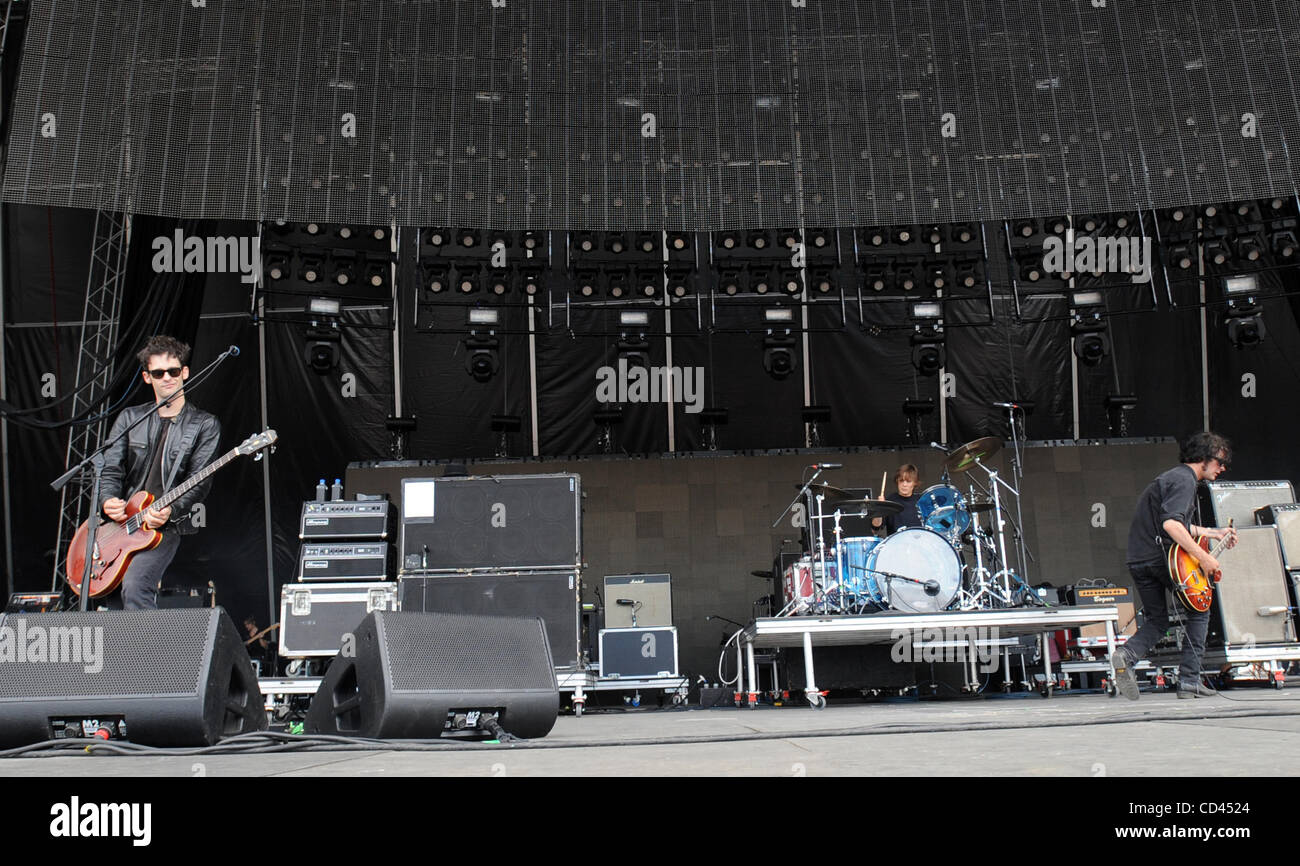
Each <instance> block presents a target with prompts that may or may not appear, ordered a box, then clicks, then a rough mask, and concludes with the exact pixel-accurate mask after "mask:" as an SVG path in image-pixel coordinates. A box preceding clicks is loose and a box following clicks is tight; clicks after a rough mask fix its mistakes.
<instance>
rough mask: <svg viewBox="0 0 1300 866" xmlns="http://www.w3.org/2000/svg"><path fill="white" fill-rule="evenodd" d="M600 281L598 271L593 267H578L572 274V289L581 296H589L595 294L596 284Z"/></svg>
mask: <svg viewBox="0 0 1300 866" xmlns="http://www.w3.org/2000/svg"><path fill="white" fill-rule="evenodd" d="M599 283H600V272H599V271H597V270H596V269H595V268H578V269H577V270H576V271H575V272H574V275H573V291H574V292H575V293H576V294H577V295H578V296H579V297H582V298H590V297H592V296H593V295H595V294H596V286H597V285H598V284H599Z"/></svg>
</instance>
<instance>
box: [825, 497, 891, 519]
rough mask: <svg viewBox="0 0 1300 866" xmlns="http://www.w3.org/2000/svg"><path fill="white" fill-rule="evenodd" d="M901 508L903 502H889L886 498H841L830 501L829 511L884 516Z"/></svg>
mask: <svg viewBox="0 0 1300 866" xmlns="http://www.w3.org/2000/svg"><path fill="white" fill-rule="evenodd" d="M902 510H903V503H901V502H890V501H889V500H888V499H841V500H839V501H837V502H833V503H831V511H832V512H835V511H839V512H840V513H842V514H849V513H851V514H856V515H866V516H867V517H886V516H888V515H891V514H898V513H899V512H900V511H902Z"/></svg>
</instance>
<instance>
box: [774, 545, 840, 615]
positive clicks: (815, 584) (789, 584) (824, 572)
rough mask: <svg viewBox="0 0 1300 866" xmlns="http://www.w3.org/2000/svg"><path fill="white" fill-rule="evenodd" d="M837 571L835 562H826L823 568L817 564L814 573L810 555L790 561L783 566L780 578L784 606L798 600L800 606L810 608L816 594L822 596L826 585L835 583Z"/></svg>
mask: <svg viewBox="0 0 1300 866" xmlns="http://www.w3.org/2000/svg"><path fill="white" fill-rule="evenodd" d="M837 573H838V571H837V569H836V567H835V563H834V562H827V563H826V565H825V568H823V567H822V566H821V565H818V566H817V568H816V573H815V574H814V569H813V560H812V557H811V556H804V557H801V558H800V559H797V560H795V561H794V562H792V563H790V564H789V565H787V566H786V567H785V573H784V574H783V575H782V579H781V589H782V592H783V594H784V597H785V603H786V606H787V607H788V606H789V605H790V603H791V602H793V601H796V600H799V601H802V603H803V604H802V605H801V606H803V607H807V608H812V606H813V603H814V600H815V599H816V598H817V596H818V595H822V596H823V597H824V596H825V592H826V589H827V587H828V586H830V585H832V584H834V583H835V576H836V574H837ZM828 577H829V579H828Z"/></svg>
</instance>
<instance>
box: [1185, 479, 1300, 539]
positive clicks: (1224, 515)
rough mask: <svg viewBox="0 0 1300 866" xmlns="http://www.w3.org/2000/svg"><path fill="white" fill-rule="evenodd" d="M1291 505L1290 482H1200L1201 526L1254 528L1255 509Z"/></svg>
mask: <svg viewBox="0 0 1300 866" xmlns="http://www.w3.org/2000/svg"><path fill="white" fill-rule="evenodd" d="M1291 502H1295V491H1294V490H1292V489H1291V482H1290V481H1204V482H1202V483H1201V486H1200V505H1201V519H1200V521H1199V522H1200V524H1201V525H1202V526H1215V527H1223V526H1227V525H1228V521H1229V520H1231V521H1232V525H1233V526H1235V527H1237V528H1238V529H1240V528H1241V527H1243V526H1254V525H1255V509H1257V508H1263V507H1264V506H1265V505H1277V504H1279V503H1283V504H1285V503H1291Z"/></svg>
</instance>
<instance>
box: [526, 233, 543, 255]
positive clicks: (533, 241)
mask: <svg viewBox="0 0 1300 866" xmlns="http://www.w3.org/2000/svg"><path fill="white" fill-rule="evenodd" d="M541 246H542V236H541V233H540V232H532V231H529V232H524V237H523V247H524V249H526V250H528V251H530V252H532V251H534V250H538V249H541Z"/></svg>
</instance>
